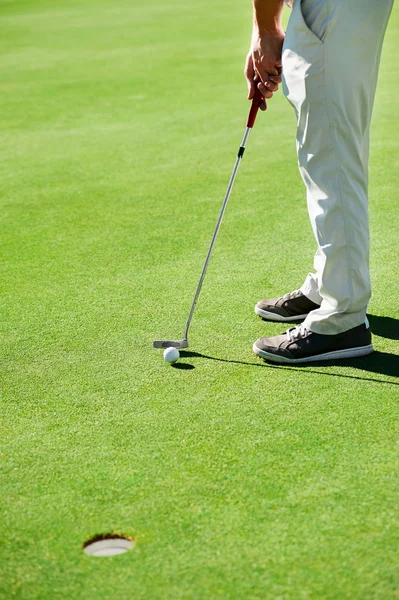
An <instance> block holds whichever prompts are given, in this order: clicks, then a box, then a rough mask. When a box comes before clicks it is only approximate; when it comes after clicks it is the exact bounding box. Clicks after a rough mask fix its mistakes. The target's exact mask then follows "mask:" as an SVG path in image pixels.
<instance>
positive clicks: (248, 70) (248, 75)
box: [244, 55, 256, 100]
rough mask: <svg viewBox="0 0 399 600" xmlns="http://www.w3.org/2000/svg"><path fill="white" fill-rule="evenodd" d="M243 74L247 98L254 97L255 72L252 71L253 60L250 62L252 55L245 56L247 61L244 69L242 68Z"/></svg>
mask: <svg viewBox="0 0 399 600" xmlns="http://www.w3.org/2000/svg"><path fill="white" fill-rule="evenodd" d="M244 76H245V79H246V80H247V86H248V100H252V98H253V97H254V94H255V89H256V88H255V81H254V79H255V72H254V66H253V62H252V56H250V55H249V56H247V61H246V63H245V69H244Z"/></svg>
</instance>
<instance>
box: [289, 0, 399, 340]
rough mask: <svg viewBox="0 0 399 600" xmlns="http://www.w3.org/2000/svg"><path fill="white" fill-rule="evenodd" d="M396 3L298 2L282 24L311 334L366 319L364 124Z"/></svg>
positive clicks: (331, 331)
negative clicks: (305, 222) (311, 257)
mask: <svg viewBox="0 0 399 600" xmlns="http://www.w3.org/2000/svg"><path fill="white" fill-rule="evenodd" d="M392 5H393V0H350V1H349V0H295V3H294V7H293V10H292V14H291V17H290V21H289V23H288V28H287V33H286V38H285V42H284V48H283V89H284V93H285V95H286V96H287V98H288V100H289V101H290V102H291V104H292V105H293V106H294V108H295V111H296V115H297V151H298V162H299V168H300V172H301V175H302V178H303V180H304V182H305V185H306V189H307V202H308V211H309V218H310V221H311V224H312V229H313V232H314V235H315V238H316V241H317V246H318V249H317V252H316V255H315V264H314V266H315V269H316V274H315V275H314V276H311V278H312V279H311V281H310V283H311V285H312V289H313V288H315V287H316V285H317V287H318V294H319V297H320V299H321V306H320V308H319V309H317V310H315V311H312V312H311V313H310V314H309V316H308V317H307V319H306V320H305V326H306V327H307V328H308V329H310V330H311V331H315V332H316V333H324V334H334V333H339V332H342V331H346V330H348V329H351V328H352V327H356V326H357V325H360V324H362V323H364V322H366V310H367V304H368V301H369V299H370V295H371V285H370V277H369V228H368V196H367V194H368V153H369V128H370V120H371V114H372V108H373V101H374V95H375V89H376V83H377V77H378V68H379V62H380V55H381V48H382V42H383V39H384V34H385V30H386V26H387V23H388V19H389V15H390V12H391V9H392ZM307 284H309V278H308V280H307V282H305V284H304V289H305V288H306V285H307ZM313 292H314V296H313V297H315V296H316V291H315V290H314V289H313ZM313 292H312V293H313ZM305 293H306V291H305Z"/></svg>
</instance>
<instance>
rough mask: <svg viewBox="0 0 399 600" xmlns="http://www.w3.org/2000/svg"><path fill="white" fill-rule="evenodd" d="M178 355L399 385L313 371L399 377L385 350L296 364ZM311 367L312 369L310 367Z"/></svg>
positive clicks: (396, 361)
mask: <svg viewBox="0 0 399 600" xmlns="http://www.w3.org/2000/svg"><path fill="white" fill-rule="evenodd" d="M180 355H181V356H182V357H184V358H190V357H192V358H195V357H197V358H206V359H207V360H216V361H218V362H226V363H230V364H231V363H233V364H234V363H235V364H238V365H248V366H250V367H260V368H263V369H264V368H269V369H280V370H281V369H286V370H289V371H295V370H296V371H302V372H307V373H312V374H317V375H324V376H330V377H345V378H348V379H359V380H360V381H373V382H376V383H385V384H388V385H399V382H397V381H392V380H390V381H389V380H384V379H376V378H374V377H367V376H360V375H359V376H358V375H349V374H347V373H331V372H326V371H315V370H314V367H315V366H317V367H344V368H352V369H358V370H359V371H361V372H363V373H364V372H368V373H374V374H378V375H385V376H387V377H397V378H399V356H398V355H397V354H388V353H387V352H378V351H375V352H373V354H370V355H369V356H364V357H361V358H351V359H348V360H337V361H333V360H331V361H327V360H326V361H322V362H321V361H319V362H317V361H314V362H311V363H304V364H299V365H298V364H297V365H276V364H275V363H269V362H266V361H262V362H246V361H242V360H228V359H226V358H218V357H216V356H208V355H206V354H200V353H199V352H192V351H190V350H188V351H181V352H180ZM312 367H313V369H312Z"/></svg>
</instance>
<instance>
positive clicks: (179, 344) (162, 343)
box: [153, 340, 188, 349]
mask: <svg viewBox="0 0 399 600" xmlns="http://www.w3.org/2000/svg"><path fill="white" fill-rule="evenodd" d="M153 346H154V348H178V349H180V348H188V340H154V342H153Z"/></svg>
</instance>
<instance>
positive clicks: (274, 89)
mask: <svg viewBox="0 0 399 600" xmlns="http://www.w3.org/2000/svg"><path fill="white" fill-rule="evenodd" d="M266 87H267V89H268V90H270V91H271V92H273V93H274V92H277V90H278V85H277V83H274V81H272V80H269V81H267V82H266Z"/></svg>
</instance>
